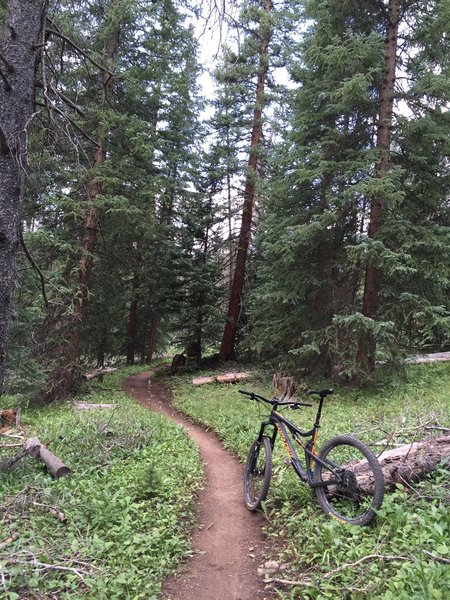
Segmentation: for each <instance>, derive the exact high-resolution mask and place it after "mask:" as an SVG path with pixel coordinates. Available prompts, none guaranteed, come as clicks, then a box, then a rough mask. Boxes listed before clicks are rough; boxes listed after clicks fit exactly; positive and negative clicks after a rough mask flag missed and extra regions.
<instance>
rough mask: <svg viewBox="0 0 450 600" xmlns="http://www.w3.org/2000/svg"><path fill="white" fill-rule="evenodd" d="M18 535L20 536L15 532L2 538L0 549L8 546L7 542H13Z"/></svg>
mask: <svg viewBox="0 0 450 600" xmlns="http://www.w3.org/2000/svg"><path fill="white" fill-rule="evenodd" d="M19 537H20V534H19V533H17V532H15V533H13V534H12V535H10V536H9V537H8V538H6V540H3V542H0V550H3V548H5V547H6V546H9V544H12V543H13V542H15V541H16V540H17V539H18V538H19Z"/></svg>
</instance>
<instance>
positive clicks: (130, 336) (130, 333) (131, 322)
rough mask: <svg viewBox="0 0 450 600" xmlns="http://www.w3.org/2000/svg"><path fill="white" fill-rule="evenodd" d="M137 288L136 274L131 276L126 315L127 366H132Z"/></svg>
mask: <svg viewBox="0 0 450 600" xmlns="http://www.w3.org/2000/svg"><path fill="white" fill-rule="evenodd" d="M138 288H139V277H138V275H137V273H135V274H134V275H133V282H132V290H131V302H130V311H129V313H128V328H127V365H133V364H134V349H135V342H136V332H137V309H138Z"/></svg>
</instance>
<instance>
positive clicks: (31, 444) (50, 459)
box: [25, 437, 72, 479]
mask: <svg viewBox="0 0 450 600" xmlns="http://www.w3.org/2000/svg"><path fill="white" fill-rule="evenodd" d="M25 453H26V454H31V456H33V457H34V458H38V459H39V460H41V461H42V462H43V463H44V464H45V465H46V467H47V469H48V471H49V473H50V475H51V476H52V477H54V478H55V479H59V478H60V477H64V476H68V475H71V474H72V471H71V470H70V469H69V467H67V466H66V465H65V464H64V463H63V462H62V460H61V459H60V458H58V457H57V456H55V455H54V454H52V453H51V452H50V450H49V449H48V448H47V447H46V446H44V444H42V442H41V441H40V440H39V438H36V437H34V438H30V439H28V440H27V441H26V443H25Z"/></svg>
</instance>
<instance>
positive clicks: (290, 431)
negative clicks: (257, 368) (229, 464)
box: [258, 396, 341, 488]
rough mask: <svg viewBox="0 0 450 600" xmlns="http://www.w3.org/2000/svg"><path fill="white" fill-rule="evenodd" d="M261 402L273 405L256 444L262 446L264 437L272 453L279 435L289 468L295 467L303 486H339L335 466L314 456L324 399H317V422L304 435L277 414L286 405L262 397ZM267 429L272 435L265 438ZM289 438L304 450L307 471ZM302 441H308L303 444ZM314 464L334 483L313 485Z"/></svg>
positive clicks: (323, 482) (295, 404) (338, 474)
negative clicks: (259, 443) (322, 469)
mask: <svg viewBox="0 0 450 600" xmlns="http://www.w3.org/2000/svg"><path fill="white" fill-rule="evenodd" d="M260 398H261V399H262V400H264V401H265V402H268V403H269V404H272V411H271V413H270V415H269V419H268V420H267V421H263V422H262V423H261V427H260V430H259V435H258V441H259V442H262V439H263V437H267V438H268V439H269V441H270V445H271V447H272V450H273V448H274V446H275V440H276V438H277V435H278V434H279V435H280V437H281V439H282V440H283V443H284V445H285V447H286V449H287V451H288V454H289V456H290V457H291V459H290V464H292V466H293V467H294V470H295V472H296V473H297V475H298V477H299V478H300V479H301V480H302V481H304V482H305V483H308V484H309V485H310V486H311V487H313V488H315V487H328V486H329V485H334V484H336V483H339V482H340V480H341V477H340V468H339V467H338V466H337V465H334V464H333V463H332V462H331V461H329V460H326V461H323V460H322V459H320V458H319V457H318V456H317V451H316V441H317V436H318V432H319V429H320V417H321V414H322V406H323V401H324V396H320V400H319V408H318V409H317V414H316V420H315V422H314V425H313V427H312V429H310V430H309V431H303V430H302V429H300V427H297V425H295V424H294V423H292V422H291V421H289V419H286V417H284V416H283V415H282V414H281V413H280V412H278V410H277V409H278V407H279V405H286V404H289V403H286V402H284V403H283V402H278V401H277V399H276V398H274V399H273V400H272V401H270V400H267V399H266V398H262V396H261V397H260ZM290 404H292V405H293V406H299V405H300V406H311V404H304V403H300V402H292V403H290ZM267 428H272V432H271V434H270V435H267V434H266V430H267ZM291 436H292V438H293V439H294V440H295V441H296V442H297V443H298V444H299V445H300V446H301V447H302V448H303V452H304V456H305V465H306V468H304V467H303V465H302V461H301V459H300V458H299V456H298V454H297V451H296V449H295V446H294V444H293V443H292V439H291ZM301 438H309V439H307V440H306V441H305V442H303V441H302V439H301ZM315 463H319V464H321V465H322V467H324V468H326V469H327V470H328V471H330V472H331V473H333V475H334V476H335V477H336V479H335V478H334V477H333V478H330V479H327V481H326V482H325V481H321V482H315V481H314V480H313V465H314V464H315Z"/></svg>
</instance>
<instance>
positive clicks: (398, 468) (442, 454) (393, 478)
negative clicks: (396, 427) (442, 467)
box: [346, 435, 450, 493]
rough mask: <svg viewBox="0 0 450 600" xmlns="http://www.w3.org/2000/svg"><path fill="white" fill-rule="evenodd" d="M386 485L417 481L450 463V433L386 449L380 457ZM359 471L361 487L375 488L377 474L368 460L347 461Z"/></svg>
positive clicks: (353, 469) (356, 472)
mask: <svg viewBox="0 0 450 600" xmlns="http://www.w3.org/2000/svg"><path fill="white" fill-rule="evenodd" d="M378 462H379V463H380V466H381V469H382V471H383V475H384V482H385V485H386V487H393V486H394V485H395V484H396V483H400V484H403V483H406V484H408V483H414V482H416V481H419V480H420V479H422V478H423V477H424V476H425V475H427V474H428V473H431V471H433V470H434V469H435V468H436V467H437V466H438V465H439V464H440V463H441V462H444V463H445V462H447V464H449V463H450V435H445V436H441V437H433V438H429V439H426V440H422V441H421V442H413V443H411V444H405V445H403V446H400V447H399V448H394V449H393V450H387V451H385V452H382V453H381V454H380V456H379V457H378ZM346 466H347V467H351V469H352V471H353V472H354V473H355V475H356V479H357V481H358V487H359V489H360V490H361V491H362V492H363V493H364V492H371V490H372V486H373V478H372V477H371V475H370V473H369V469H368V465H367V461H365V460H363V461H359V462H357V463H354V464H352V463H350V464H349V465H346Z"/></svg>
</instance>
